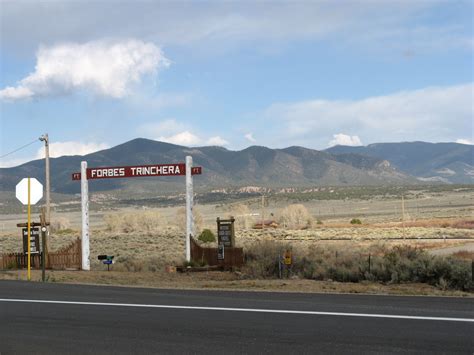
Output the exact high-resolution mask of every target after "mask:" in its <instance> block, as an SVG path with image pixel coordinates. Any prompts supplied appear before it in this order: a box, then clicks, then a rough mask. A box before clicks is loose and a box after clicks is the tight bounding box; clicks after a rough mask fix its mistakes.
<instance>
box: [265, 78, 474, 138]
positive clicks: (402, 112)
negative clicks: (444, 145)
mask: <svg viewBox="0 0 474 355" xmlns="http://www.w3.org/2000/svg"><path fill="white" fill-rule="evenodd" d="M473 92H474V85H473V84H472V83H469V84H463V85H457V86H448V87H428V88H424V89H420V90H413V91H402V92H397V93H393V94H390V95H385V96H373V97H368V98H365V99H361V100H323V99H315V100H309V101H301V102H295V103H277V104H273V105H271V106H270V107H269V108H268V109H266V110H265V111H264V113H263V116H264V117H265V118H266V120H267V121H268V122H272V125H268V124H267V126H266V131H267V133H268V134H267V135H266V136H267V137H271V139H273V142H271V144H276V145H280V144H281V143H280V142H285V144H299V145H302V144H303V145H306V146H311V147H314V146H317V147H318V146H319V147H323V146H325V145H326V144H327V140H326V139H327V138H326V137H328V136H330V135H333V134H334V132H341V131H346V132H347V131H349V132H351V131H352V132H354V131H357V132H358V134H359V136H363V137H366V140H367V139H369V140H370V141H371V142H384V141H385V142H387V141H409V140H426V141H446V140H451V141H454V140H456V138H457V137H459V136H462V134H463V133H464V132H466V130H472V95H473ZM366 143H368V142H366Z"/></svg>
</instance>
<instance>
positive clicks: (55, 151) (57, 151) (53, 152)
mask: <svg viewBox="0 0 474 355" xmlns="http://www.w3.org/2000/svg"><path fill="white" fill-rule="evenodd" d="M109 147H110V146H109V145H108V144H105V143H93V142H86V143H83V142H74V141H68V142H53V143H51V144H50V145H49V156H50V157H51V158H58V157H62V156H65V155H87V154H90V153H94V152H97V151H99V150H103V149H107V148H109ZM36 159H44V147H41V148H39V149H38V150H37V151H36V154H35V155H33V156H30V157H23V158H12V159H9V160H0V168H9V167H14V166H18V165H21V164H24V163H27V162H29V161H31V160H36Z"/></svg>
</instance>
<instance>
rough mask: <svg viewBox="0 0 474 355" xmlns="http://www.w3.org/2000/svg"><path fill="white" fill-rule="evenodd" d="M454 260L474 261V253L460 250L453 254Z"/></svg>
mask: <svg viewBox="0 0 474 355" xmlns="http://www.w3.org/2000/svg"><path fill="white" fill-rule="evenodd" d="M452 256H453V258H457V259H464V260H469V261H470V260H474V251H469V250H460V251H458V252H455V253H453V254H452Z"/></svg>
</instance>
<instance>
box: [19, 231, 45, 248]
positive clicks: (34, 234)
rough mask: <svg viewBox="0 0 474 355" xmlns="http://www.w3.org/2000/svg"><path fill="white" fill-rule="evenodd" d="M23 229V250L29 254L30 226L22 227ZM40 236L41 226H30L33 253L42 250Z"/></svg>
mask: <svg viewBox="0 0 474 355" xmlns="http://www.w3.org/2000/svg"><path fill="white" fill-rule="evenodd" d="M21 231H22V234H23V252H24V253H25V254H27V253H28V228H22V230H21ZM39 237H40V230H39V228H30V243H31V244H30V248H31V251H30V252H31V254H37V253H39V252H40V243H39Z"/></svg>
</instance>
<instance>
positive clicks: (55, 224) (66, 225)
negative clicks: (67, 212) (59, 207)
mask: <svg viewBox="0 0 474 355" xmlns="http://www.w3.org/2000/svg"><path fill="white" fill-rule="evenodd" d="M70 228H71V222H70V221H69V219H68V218H66V217H62V216H55V217H54V218H53V219H52V220H51V225H50V231H51V232H53V233H54V232H59V231H62V230H66V229H70Z"/></svg>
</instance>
